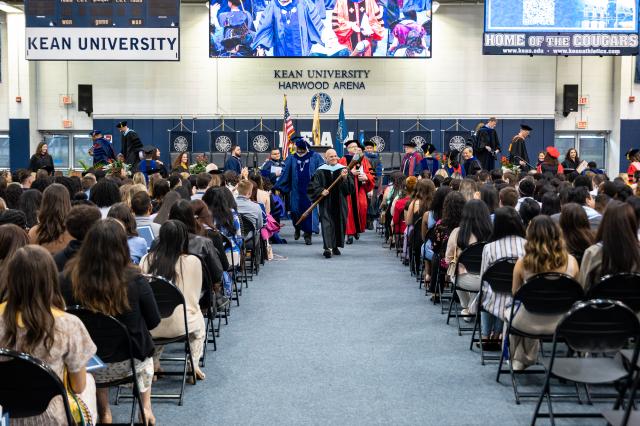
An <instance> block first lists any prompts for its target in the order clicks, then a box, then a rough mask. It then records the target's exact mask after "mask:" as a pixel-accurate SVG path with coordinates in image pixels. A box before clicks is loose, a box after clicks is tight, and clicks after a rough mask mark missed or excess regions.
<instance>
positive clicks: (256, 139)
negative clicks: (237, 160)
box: [247, 130, 275, 153]
mask: <svg viewBox="0 0 640 426" xmlns="http://www.w3.org/2000/svg"><path fill="white" fill-rule="evenodd" d="M247 146H248V147H249V152H257V153H268V152H269V151H271V148H272V147H273V146H275V145H274V133H273V132H270V131H263V130H261V131H258V130H251V131H248V132H247Z"/></svg>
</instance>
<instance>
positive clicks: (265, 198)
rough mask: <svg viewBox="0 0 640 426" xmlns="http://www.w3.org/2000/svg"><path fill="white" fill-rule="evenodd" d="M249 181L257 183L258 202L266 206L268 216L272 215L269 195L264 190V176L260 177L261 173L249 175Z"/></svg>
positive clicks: (255, 190) (256, 196)
mask: <svg viewBox="0 0 640 426" xmlns="http://www.w3.org/2000/svg"><path fill="white" fill-rule="evenodd" d="M249 180H250V181H252V182H253V183H255V188H254V192H255V193H256V195H255V198H256V202H257V203H258V204H262V205H263V206H264V210H265V212H266V213H267V214H271V200H270V196H269V193H268V192H267V191H265V190H264V181H263V179H262V175H260V173H249ZM216 186H219V185H216ZM252 195H253V194H252Z"/></svg>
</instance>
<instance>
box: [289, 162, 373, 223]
mask: <svg viewBox="0 0 640 426" xmlns="http://www.w3.org/2000/svg"><path fill="white" fill-rule="evenodd" d="M363 158H364V156H363V155H361V156H357V157H356V156H354V157H353V160H351V162H350V163H349V165H348V166H347V170H349V171H351V169H353V168H354V167H355V166H357V165H358V164H360V163H362V159H363ZM343 178H344V176H342V175H340V176H338V177H337V178H336V180H334V181H333V183H332V184H331V185H329V187H328V188H327V191H329V192H331V190H332V189H333V187H334V186H336V185H337V184H338V183H340V182H342V179H343ZM324 197H325V195H320V197H319V198H318V199H317V200H316V201H314V203H313V204H311V206H310V207H309V208H308V209H307V211H305V212H304V213H302V216H300V219H298V221H297V222H296V226H298V225H300V224H301V223H302V222H303V221H304V220H305V219H306V218H307V216H309V215H310V214H311V212H312V211H313V209H315V208H316V206H317V205H318V204H320V201H322V200H323V199H324Z"/></svg>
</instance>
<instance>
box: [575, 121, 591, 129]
mask: <svg viewBox="0 0 640 426" xmlns="http://www.w3.org/2000/svg"><path fill="white" fill-rule="evenodd" d="M576 127H577V128H578V129H579V130H584V129H586V128H587V127H589V122H588V121H587V120H579V121H578V122H577V123H576Z"/></svg>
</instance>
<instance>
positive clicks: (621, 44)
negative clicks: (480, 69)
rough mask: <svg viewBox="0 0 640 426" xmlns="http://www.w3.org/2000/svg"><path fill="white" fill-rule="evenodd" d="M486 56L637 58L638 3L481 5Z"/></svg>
mask: <svg viewBox="0 0 640 426" xmlns="http://www.w3.org/2000/svg"><path fill="white" fill-rule="evenodd" d="M483 45H484V53H485V54H487V55H564V56H588V55H599V56H614V55H636V54H638V0H485V33H484V43H483Z"/></svg>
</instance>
